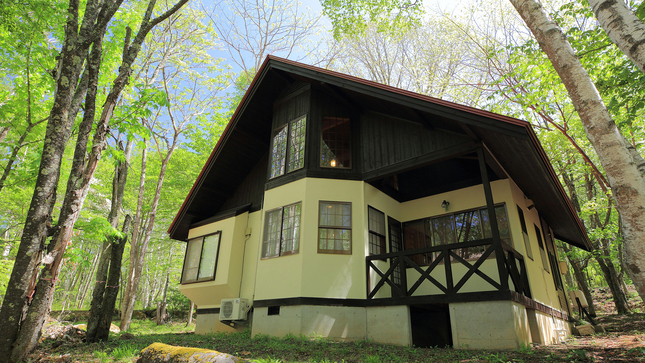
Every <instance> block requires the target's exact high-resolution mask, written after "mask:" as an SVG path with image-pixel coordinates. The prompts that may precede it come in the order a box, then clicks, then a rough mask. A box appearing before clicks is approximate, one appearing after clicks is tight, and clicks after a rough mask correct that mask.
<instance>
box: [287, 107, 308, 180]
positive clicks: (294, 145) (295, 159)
mask: <svg viewBox="0 0 645 363" xmlns="http://www.w3.org/2000/svg"><path fill="white" fill-rule="evenodd" d="M306 124H307V119H306V118H302V119H300V120H298V121H293V122H292V123H291V134H290V135H289V165H288V168H287V169H288V171H292V170H296V169H300V168H302V167H303V166H305V133H306V132H305V130H306Z"/></svg>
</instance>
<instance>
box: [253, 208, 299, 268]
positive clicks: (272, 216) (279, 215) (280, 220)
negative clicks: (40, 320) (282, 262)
mask: <svg viewBox="0 0 645 363" xmlns="http://www.w3.org/2000/svg"><path fill="white" fill-rule="evenodd" d="M300 210H301V205H300V203H296V204H291V205H287V206H284V207H282V208H278V209H273V210H270V211H268V212H267V213H266V217H265V221H264V239H263V240H262V258H270V257H278V256H284V255H290V254H294V253H298V250H299V248H300Z"/></svg>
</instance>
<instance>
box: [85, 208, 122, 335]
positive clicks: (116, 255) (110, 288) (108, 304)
mask: <svg viewBox="0 0 645 363" xmlns="http://www.w3.org/2000/svg"><path fill="white" fill-rule="evenodd" d="M131 223H132V218H130V215H127V216H126V217H125V221H124V222H123V231H122V233H123V237H122V238H115V239H114V243H113V247H112V255H111V261H110V275H109V277H108V281H107V286H106V291H105V296H104V298H103V303H102V304H101V312H100V319H99V324H98V328H97V330H96V334H95V336H94V337H92V339H93V341H98V340H103V341H107V340H108V336H109V335H110V326H111V325H112V315H113V314H114V307H115V305H116V298H117V295H118V293H119V280H120V278H121V261H122V259H123V250H124V249H125V243H126V242H127V240H128V233H129V232H130V224H131ZM88 341H89V338H88Z"/></svg>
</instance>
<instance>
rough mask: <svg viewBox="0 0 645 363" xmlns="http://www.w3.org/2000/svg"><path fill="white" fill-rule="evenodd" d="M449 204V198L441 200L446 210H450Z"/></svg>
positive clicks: (442, 206)
mask: <svg viewBox="0 0 645 363" xmlns="http://www.w3.org/2000/svg"><path fill="white" fill-rule="evenodd" d="M449 205H450V202H449V201H447V200H444V201H443V202H441V208H443V209H445V210H446V211H448V206H449Z"/></svg>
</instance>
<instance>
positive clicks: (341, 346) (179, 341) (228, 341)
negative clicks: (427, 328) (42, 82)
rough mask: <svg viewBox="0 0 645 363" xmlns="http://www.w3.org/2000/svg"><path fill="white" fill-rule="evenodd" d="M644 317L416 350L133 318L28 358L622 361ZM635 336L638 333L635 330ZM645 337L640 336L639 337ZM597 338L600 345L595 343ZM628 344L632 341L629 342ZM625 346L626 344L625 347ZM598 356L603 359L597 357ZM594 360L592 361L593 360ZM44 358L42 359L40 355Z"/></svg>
mask: <svg viewBox="0 0 645 363" xmlns="http://www.w3.org/2000/svg"><path fill="white" fill-rule="evenodd" d="M643 318H645V317H643V316H631V317H630V319H633V321H632V322H631V324H630V325H628V326H629V327H630V332H629V334H630V335H629V336H627V335H625V334H627V333H618V332H610V333H607V334H603V335H601V336H596V337H579V338H577V339H571V340H570V341H569V342H568V343H567V344H566V345H563V344H560V345H555V346H547V347H537V348H536V347H531V346H522V347H520V348H519V349H516V350H513V351H491V350H454V349H445V348H430V349H423V348H415V347H403V346H394V345H386V344H377V343H374V342H370V341H356V342H338V341H333V340H330V339H325V338H321V337H307V336H296V335H287V336H286V337H284V338H273V337H269V336H267V335H257V336H255V337H251V334H250V332H249V331H244V332H240V333H233V334H226V333H215V334H208V335H196V334H194V333H193V332H192V331H194V326H188V327H187V326H186V325H185V324H184V323H170V324H166V325H162V326H157V325H156V324H155V322H154V321H151V320H134V321H133V322H132V324H131V329H130V331H129V332H128V333H129V334H132V335H133V336H134V337H133V338H131V339H128V340H122V339H119V338H120V337H121V336H122V335H123V333H121V334H110V340H109V341H107V342H101V343H91V344H85V343H69V342H63V343H62V344H60V343H61V341H58V342H56V343H57V344H54V343H55V342H54V341H51V340H45V341H44V342H43V344H42V345H41V346H40V347H39V348H38V350H37V351H36V352H35V353H34V355H33V356H32V358H33V359H32V360H37V359H40V358H42V357H52V359H54V358H55V357H60V356H64V355H67V354H70V355H71V356H72V358H73V361H79V362H101V363H103V362H134V361H135V357H136V356H137V355H138V353H139V351H140V350H141V349H143V348H145V347H147V346H148V345H150V344H152V343H154V342H161V343H165V344H170V345H175V346H185V347H195V348H205V349H212V350H217V351H220V352H225V353H229V354H233V355H236V356H239V357H242V358H244V359H247V360H250V361H252V362H257V363H290V362H312V363H332V362H342V363H353V362H367V363H381V362H394V363H396V362H401V363H402V362H410V363H412V362H513V363H537V362H590V361H593V360H594V359H596V358H598V357H602V356H604V358H609V359H607V360H608V361H617V360H616V359H618V358H621V359H625V360H620V361H626V362H632V361H645V348H642V346H641V345H640V344H639V343H634V339H635V338H638V336H635V335H632V334H634V333H632V332H631V331H632V330H633V328H640V327H641V326H642V324H643V320H644V319H643ZM623 319H625V318H621V320H618V319H617V318H613V317H611V320H608V321H611V322H612V323H611V324H612V325H611V327H613V326H616V327H623V326H625V323H626V321H624V320H623ZM636 334H639V333H636ZM621 338H622V339H623V340H624V341H625V342H626V344H627V345H625V346H624V347H622V348H618V349H615V350H608V349H606V348H604V347H603V346H604V345H605V344H604V343H602V341H603V339H605V340H608V339H612V343H613V342H616V341H619V340H620V339H621ZM643 340H645V336H643ZM599 341H600V343H598V342H599ZM630 344H631V345H630ZM628 345H629V346H628ZM600 359H601V360H602V359H603V358H600ZM596 360H597V359H596ZM43 361H47V359H43Z"/></svg>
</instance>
